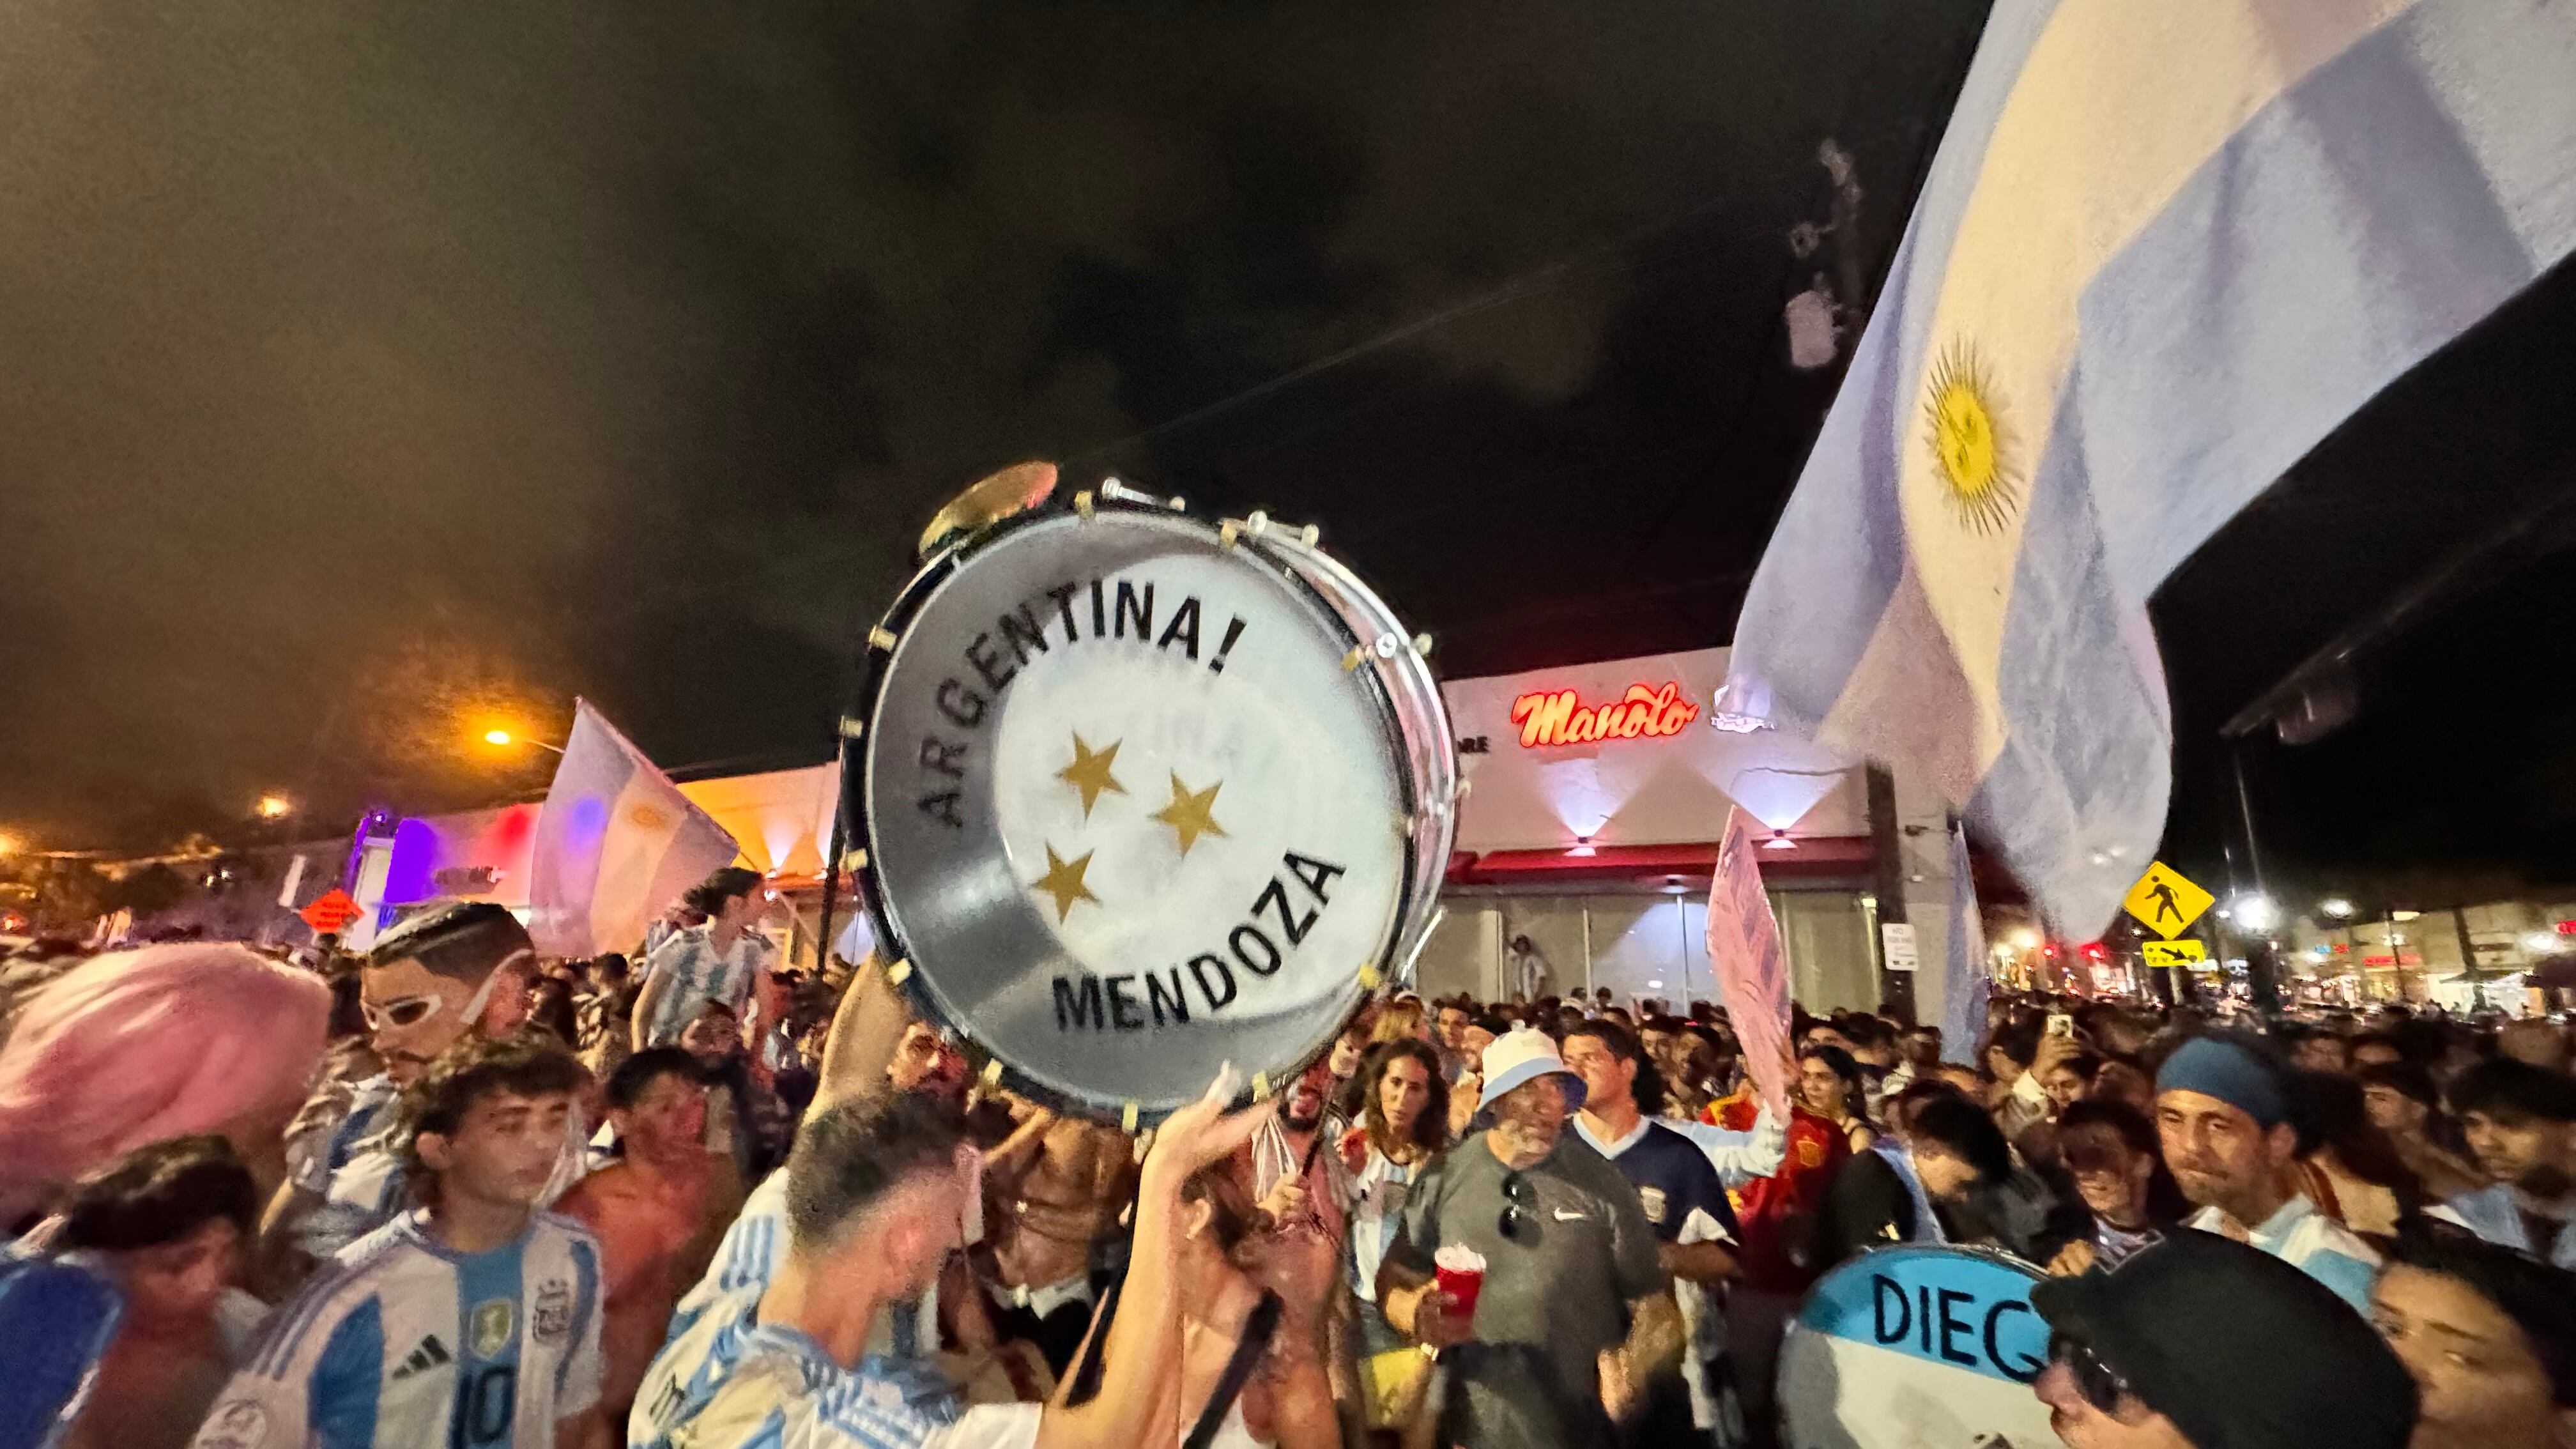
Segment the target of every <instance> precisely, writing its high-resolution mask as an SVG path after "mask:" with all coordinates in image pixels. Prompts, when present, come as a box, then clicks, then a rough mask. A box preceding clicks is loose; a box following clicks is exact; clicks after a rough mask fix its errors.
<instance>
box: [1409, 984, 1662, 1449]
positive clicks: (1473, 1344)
mask: <svg viewBox="0 0 2576 1449" xmlns="http://www.w3.org/2000/svg"><path fill="white" fill-rule="evenodd" d="M1582 1105H1583V1079H1582V1078H1580V1077H1578V1076H1576V1075H1575V1074H1574V1073H1573V1072H1571V1071H1569V1070H1568V1069H1567V1068H1566V1065H1565V1062H1564V1060H1563V1059H1562V1058H1561V1057H1559V1056H1558V1055H1557V1050H1556V1043H1554V1042H1553V1041H1550V1040H1549V1039H1548V1038H1547V1037H1546V1036H1544V1035H1542V1034H1540V1033H1538V1032H1536V1031H1531V1030H1528V1029H1526V1028H1522V1029H1519V1030H1515V1031H1512V1032H1509V1033H1507V1034H1505V1035H1504V1036H1502V1037H1499V1038H1497V1039H1496V1040H1495V1041H1494V1042H1493V1044H1492V1045H1490V1046H1488V1047H1486V1048H1485V1052H1484V1092H1483V1096H1482V1100H1481V1101H1480V1103H1479V1109H1480V1110H1481V1111H1486V1112H1490V1113H1491V1122H1492V1125H1491V1126H1490V1127H1489V1128H1487V1130H1485V1131H1483V1132H1480V1133H1478V1134H1476V1135H1475V1136H1472V1137H1469V1138H1467V1139H1465V1140H1464V1141H1462V1142H1460V1143H1459V1144H1458V1145H1457V1146H1455V1147H1453V1148H1451V1149H1450V1150H1449V1151H1447V1152H1446V1153H1443V1154H1442V1155H1441V1156H1440V1157H1438V1158H1436V1159H1434V1160H1433V1161H1432V1163H1431V1165H1430V1166H1429V1167H1428V1168H1427V1169H1425V1170H1424V1172H1423V1174H1422V1176H1421V1177H1420V1178H1418V1179H1417V1180H1416V1182H1415V1184H1414V1187H1413V1191H1412V1192H1411V1194H1410V1195H1409V1196H1408V1197H1407V1199H1406V1201H1405V1207H1404V1215H1403V1217H1402V1219H1401V1220H1400V1221H1399V1223H1398V1225H1397V1230H1396V1235H1395V1237H1394V1240H1393V1241H1392V1242H1391V1243H1390V1244H1389V1246H1388V1248H1387V1251H1386V1257H1385V1260H1384V1262H1383V1263H1382V1264H1381V1266H1380V1267H1379V1270H1378V1301H1379V1302H1380V1303H1382V1304H1384V1305H1385V1306H1386V1314H1387V1320H1388V1321H1389V1322H1390V1323H1392V1324H1393V1325H1394V1326H1395V1327H1396V1328H1397V1329H1398V1330H1400V1331H1402V1332H1404V1333H1407V1334H1409V1335H1411V1336H1412V1337H1413V1338H1414V1339H1415V1340H1416V1341H1418V1342H1420V1343H1422V1344H1423V1345H1424V1346H1425V1347H1426V1348H1432V1349H1445V1350H1446V1352H1444V1353H1443V1354H1442V1361H1443V1362H1444V1363H1445V1364H1448V1365H1449V1366H1450V1367H1451V1370H1452V1382H1453V1384H1454V1385H1455V1387H1456V1390H1457V1391H1456V1392H1454V1393H1453V1394H1452V1395H1451V1397H1450V1403H1449V1413H1448V1415H1447V1419H1446V1421H1445V1422H1444V1424H1443V1425H1442V1429H1441V1440H1440V1442H1442V1443H1447V1444H1473V1445H1476V1446H1478V1449H1520V1446H1530V1449H1537V1446H1570V1449H1589V1446H1593V1445H1600V1444H1607V1443H1609V1442H1610V1441H1611V1435H1612V1432H1613V1424H1614V1423H1615V1422H1616V1421H1617V1420H1618V1419H1620V1418H1622V1417H1625V1416H1626V1415H1627V1414H1628V1413H1630V1412H1631V1411H1633V1410H1634V1409H1635V1408H1636V1407H1637V1406H1638V1404H1639V1403H1640V1402H1641V1399H1642V1393H1643V1389H1644V1386H1645V1384H1646V1382H1647V1380H1648V1379H1650V1378H1652V1377H1654V1376H1655V1375H1658V1374H1662V1373H1668V1372H1671V1371H1673V1370H1674V1369H1675V1368H1676V1367H1677V1366H1678V1365H1679V1363H1680V1361H1681V1349H1682V1326H1681V1313H1680V1310H1679V1309H1678V1308H1676V1307H1675V1306H1674V1303H1673V1296H1672V1290H1671V1287H1670V1285H1669V1283H1668V1282H1667V1280H1666V1278H1665V1275H1664V1271H1663V1268H1662V1266H1661V1265H1660V1264H1659V1262H1658V1261H1657V1256H1656V1240H1655V1232H1654V1227H1653V1225H1652V1224H1650V1223H1648V1222H1647V1221H1646V1215H1645V1210H1644V1208H1643V1207H1642V1206H1641V1205H1640V1204H1639V1202H1638V1198H1637V1191H1636V1189H1635V1188H1634V1187H1632V1186H1630V1185H1629V1182H1628V1179H1627V1178H1626V1177H1625V1176H1623V1175H1621V1173H1620V1171H1619V1169H1617V1168H1616V1167H1613V1166H1611V1165H1610V1163H1609V1162H1608V1161H1606V1160H1604V1159H1603V1158H1602V1156H1601V1154H1600V1153H1598V1152H1595V1151H1594V1150H1593V1149H1592V1148H1591V1147H1590V1146H1588V1145H1586V1144H1585V1143H1584V1141H1583V1140H1582V1138H1580V1137H1579V1136H1577V1135H1576V1134H1574V1133H1571V1132H1569V1131H1567V1130H1566V1123H1567V1119H1568V1118H1570V1117H1571V1116H1572V1115H1573V1114H1574V1111H1575V1109H1577V1108H1579V1107H1581V1106H1582ZM1444 1249H1449V1250H1456V1249H1465V1250H1467V1251H1466V1252H1465V1253H1460V1252H1455V1251H1452V1252H1449V1253H1448V1254H1447V1255H1446V1257H1447V1262H1448V1264H1449V1265H1450V1269H1449V1273H1450V1276H1449V1280H1448V1290H1447V1291H1444V1286H1443V1283H1442V1275H1441V1272H1440V1268H1439V1265H1436V1264H1435V1262H1434V1255H1435V1254H1440V1253H1442V1251H1443V1250H1444ZM1477 1257H1481V1259H1482V1261H1483V1264H1484V1267H1483V1272H1482V1277H1481V1279H1471V1280H1469V1281H1467V1282H1461V1280H1460V1279H1459V1278H1458V1277H1457V1276H1456V1268H1455V1265H1456V1264H1458V1263H1460V1262H1468V1263H1472V1262H1473V1261H1475V1259H1476V1258H1477Z"/></svg>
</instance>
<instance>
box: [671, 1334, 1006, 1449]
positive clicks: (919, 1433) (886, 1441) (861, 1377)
mask: <svg viewBox="0 0 2576 1449" xmlns="http://www.w3.org/2000/svg"><path fill="white" fill-rule="evenodd" d="M1040 1412H1041V1411H1040V1408H1039V1406H1038V1405H1036V1404H979V1405H976V1406H975V1407H973V1408H967V1407H965V1406H964V1405H963V1404H962V1403H961V1402H960V1396H959V1394H958V1392H957V1390H956V1388H955V1386H953V1385H952V1384H950V1383H949V1382H948V1380H947V1378H946V1377H944V1376H943V1375H942V1374H941V1373H940V1372H939V1370H938V1368H937V1366H936V1365H934V1364H932V1363H930V1362H928V1361H926V1360H923V1359H918V1358H890V1357H885V1356H882V1355H877V1354H870V1355H869V1356H868V1357H867V1358H865V1359H862V1360H861V1361H860V1363H859V1366H858V1367H857V1368H854V1369H845V1368H842V1367H841V1366H840V1365H839V1364H836V1363H834V1362H832V1360H831V1359H830V1358H829V1357H827V1356H826V1355H825V1354H824V1352H823V1350H822V1349H821V1347H819V1346H818V1345H817V1344H815V1342H814V1341H813V1340H812V1339H810V1338H807V1337H806V1336H805V1335H804V1334H802V1333H799V1332H797V1331H796V1330H795V1329H792V1328H786V1327H783V1326H780V1325H777V1324H759V1325H756V1326H754V1327H752V1328H751V1329H750V1330H748V1332H747V1333H746V1335H745V1337H744V1341H743V1344H742V1354H741V1358H740V1360H739V1361H738V1362H737V1363H736V1364H735V1365H734V1369H733V1372H732V1373H731V1374H729V1375H727V1376H726V1378H725V1381H724V1382H723V1383H722V1384H721V1385H719V1386H718V1387H717V1388H716V1391H715V1392H714V1393H713V1394H712V1395H710V1396H709V1397H708V1399H707V1401H706V1402H705V1403H704V1404H702V1405H700V1406H699V1407H698V1408H697V1410H696V1411H695V1412H694V1413H692V1414H691V1415H690V1416H689V1417H688V1418H687V1419H685V1420H684V1421H683V1422H681V1423H680V1424H679V1425H678V1426H677V1427H676V1428H674V1429H673V1430H672V1432H671V1435H670V1439H669V1441H668V1442H669V1443H670V1445H671V1449H1028V1446H1029V1445H1031V1444H1033V1443H1035V1442H1036V1440H1037V1433H1038V1416H1039V1414H1040Z"/></svg>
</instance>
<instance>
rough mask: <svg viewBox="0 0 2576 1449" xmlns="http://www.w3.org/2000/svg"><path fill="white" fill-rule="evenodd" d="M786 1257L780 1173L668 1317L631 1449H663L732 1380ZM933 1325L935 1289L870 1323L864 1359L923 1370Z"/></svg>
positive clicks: (631, 1416) (632, 1415)
mask: <svg viewBox="0 0 2576 1449" xmlns="http://www.w3.org/2000/svg"><path fill="white" fill-rule="evenodd" d="M786 1257H787V1174H786V1173H785V1172H784V1171H780V1172H773V1173H771V1174H770V1175H769V1176H768V1177H767V1178H766V1179H764V1180H763V1181H762V1182H761V1184H760V1186H758V1187H756V1188H753V1189H752V1190H751V1195H750V1196H749V1197H746V1198H744V1199H743V1204H742V1215H741V1216H739V1217H737V1218H735V1219H734V1222H733V1226H732V1227H730V1228H727V1229H726V1230H725V1235H724V1241H723V1242H721V1243H719V1244H717V1245H716V1255H715V1258H714V1260H713V1261H711V1262H710V1263H708V1264H707V1271H706V1276H705V1277H703V1278H700V1279H699V1280H698V1282H697V1285H696V1286H695V1287H693V1288H691V1289H690V1290H689V1291H688V1293H687V1295H686V1296H684V1297H682V1298H681V1299H680V1302H679V1306H678V1307H677V1308H676V1309H674V1310H673V1311H672V1314H671V1335H670V1338H669V1340H668V1341H667V1342H665V1343H664V1344H663V1345H662V1351H661V1352H660V1353H658V1354H655V1355H654V1356H653V1363H652V1366H651V1367H649V1368H647V1369H646V1370H645V1371H644V1381H643V1382H642V1383H641V1384H640V1385H638V1386H637V1388H636V1390H635V1407H634V1408H633V1409H631V1410H630V1411H628V1413H627V1416H626V1442H627V1444H628V1445H629V1446H630V1449H670V1446H671V1445H672V1444H673V1443H674V1442H675V1440H674V1438H673V1435H674V1432H675V1431H676V1430H677V1429H678V1428H679V1427H680V1426H681V1425H682V1424H684V1423H687V1422H688V1421H689V1420H691V1419H692V1418H694V1417H695V1416H696V1415H697V1414H698V1413H699V1412H700V1411H701V1410H703V1409H704V1408H705V1407H706V1406H707V1404H708V1402H709V1401H710V1400H711V1399H713V1398H714V1397H715V1395H716V1393H717V1391H718V1390H720V1389H722V1388H723V1387H724V1386H725V1384H726V1383H727V1382H728V1381H729V1380H730V1379H731V1378H732V1376H733V1373H734V1370H735V1368H736V1366H737V1365H739V1364H740V1363H741V1362H742V1359H743V1356H744V1354H745V1353H746V1352H748V1351H749V1350H750V1348H751V1346H752V1342H753V1334H754V1331H755V1330H756V1329H757V1327H758V1324H757V1323H756V1321H755V1320H756V1318H757V1316H758V1313H759V1310H760V1298H761V1295H762V1294H764V1293H766V1292H768V1291H769V1280H770V1279H772V1278H774V1277H776V1276H777V1275H778V1268H779V1265H780V1264H781V1263H783V1262H784V1261H785V1260H786ZM938 1321H939V1289H938V1287H937V1286H936V1285H933V1286H932V1287H931V1289H930V1291H929V1292H927V1293H925V1294H923V1295H922V1298H921V1301H920V1303H919V1304H918V1305H915V1304H911V1303H900V1304H897V1305H895V1306H894V1308H892V1309H891V1310H889V1311H888V1312H887V1314H886V1315H885V1317H883V1318H881V1319H879V1320H878V1321H877V1323H876V1325H875V1327H874V1328H873V1330H872V1331H871V1332H870V1333H869V1335H868V1352H869V1353H870V1354H871V1355H873V1356H875V1357H877V1358H879V1359H882V1360H885V1361H887V1362H911V1361H925V1362H923V1363H922V1367H923V1369H924V1370H925V1371H928V1365H927V1363H926V1360H927V1359H928V1358H929V1357H930V1355H931V1352H932V1350H933V1349H934V1348H935V1347H936V1338H935V1334H936V1332H937V1329H936V1328H935V1326H934V1325H936V1324H937V1323H938ZM933 1376H934V1377H935V1376H936V1375H935V1373H934V1375H933ZM940 1381H941V1382H945V1380H944V1379H942V1380H940ZM925 1382H926V1380H925Z"/></svg>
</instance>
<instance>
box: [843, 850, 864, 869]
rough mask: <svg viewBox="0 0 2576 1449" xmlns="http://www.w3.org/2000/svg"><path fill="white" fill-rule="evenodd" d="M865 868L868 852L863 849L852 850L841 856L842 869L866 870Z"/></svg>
mask: <svg viewBox="0 0 2576 1449" xmlns="http://www.w3.org/2000/svg"><path fill="white" fill-rule="evenodd" d="M867 868H868V853H867V852H866V851H864V850H853V851H851V852H850V853H849V854H847V855H844V856H842V857H841V869H843V870H866V869H867Z"/></svg>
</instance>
